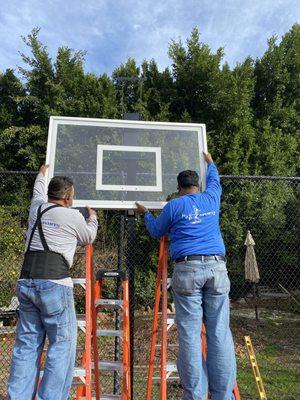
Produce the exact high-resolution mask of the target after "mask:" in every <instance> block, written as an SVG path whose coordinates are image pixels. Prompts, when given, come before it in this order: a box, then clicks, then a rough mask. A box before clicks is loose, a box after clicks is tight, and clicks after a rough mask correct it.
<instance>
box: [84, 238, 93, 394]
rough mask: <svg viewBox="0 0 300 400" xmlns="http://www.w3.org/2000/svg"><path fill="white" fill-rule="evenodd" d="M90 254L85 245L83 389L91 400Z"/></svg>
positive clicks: (91, 253)
mask: <svg viewBox="0 0 300 400" xmlns="http://www.w3.org/2000/svg"><path fill="white" fill-rule="evenodd" d="M92 256H93V248H92V245H91V244H88V245H87V246H86V253H85V262H86V296H85V318H86V328H85V329H86V333H85V391H86V400H91V398H92V397H91V391H92V379H91V366H92V357H91V352H92V346H91V342H92V296H91V293H92Z"/></svg>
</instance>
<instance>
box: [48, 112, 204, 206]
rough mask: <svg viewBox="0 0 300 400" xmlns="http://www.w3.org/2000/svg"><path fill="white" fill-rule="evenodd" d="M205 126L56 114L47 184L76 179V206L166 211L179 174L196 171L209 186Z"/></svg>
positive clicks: (50, 145)
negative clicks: (56, 179)
mask: <svg viewBox="0 0 300 400" xmlns="http://www.w3.org/2000/svg"><path fill="white" fill-rule="evenodd" d="M203 151H207V144H206V132H205V125H204V124H184V123H166V122H146V121H127V120H105V119H90V118H73V117H50V122H49V134H48V146H47V158H46V162H47V164H49V165H50V166H49V170H48V174H47V183H48V182H49V181H50V179H51V178H52V176H54V175H66V176H69V177H70V178H72V179H73V180H74V186H75V200H74V207H85V206H86V205H89V206H91V207H94V208H102V209H134V208H135V207H136V206H135V201H139V202H141V203H142V204H144V205H145V206H146V207H148V208H150V209H161V208H162V207H163V206H164V205H165V202H166V200H167V197H168V196H169V195H170V194H172V193H174V192H176V190H177V180H176V177H177V175H178V173H179V172H180V171H183V170H187V169H191V170H195V171H197V172H198V173H199V176H200V179H201V188H202V190H203V189H204V182H205V170H206V165H205V161H204V159H203Z"/></svg>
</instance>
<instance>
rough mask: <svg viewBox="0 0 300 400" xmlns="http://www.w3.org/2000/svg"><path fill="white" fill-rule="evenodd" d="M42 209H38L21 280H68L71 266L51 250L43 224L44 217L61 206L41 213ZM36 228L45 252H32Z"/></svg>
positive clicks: (60, 255)
mask: <svg viewBox="0 0 300 400" xmlns="http://www.w3.org/2000/svg"><path fill="white" fill-rule="evenodd" d="M41 207H42V206H40V207H39V209H38V213H37V219H36V222H35V224H34V226H33V228H32V231H31V235H30V239H29V242H28V247H27V251H26V252H25V255H24V262H23V266H22V270H21V276H20V279H28V278H32V279H64V278H68V277H69V276H70V272H69V265H68V263H67V261H66V259H65V258H64V256H63V255H62V254H59V253H56V252H54V251H51V250H50V249H49V247H48V245H47V242H46V239H45V236H44V233H43V228H42V223H41V217H42V215H43V214H45V213H46V212H47V211H49V210H50V209H52V208H55V207H59V205H53V206H50V207H48V208H46V209H45V210H43V211H41ZM36 228H38V231H39V236H40V240H41V243H42V245H43V248H44V250H30V245H31V241H32V238H33V234H34V232H35V230H36Z"/></svg>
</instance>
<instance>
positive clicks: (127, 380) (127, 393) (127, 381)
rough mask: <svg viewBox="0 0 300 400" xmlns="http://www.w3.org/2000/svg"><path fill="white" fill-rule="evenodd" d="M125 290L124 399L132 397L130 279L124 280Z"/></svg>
mask: <svg viewBox="0 0 300 400" xmlns="http://www.w3.org/2000/svg"><path fill="white" fill-rule="evenodd" d="M122 290H123V331H124V336H123V343H122V345H123V359H124V371H123V400H129V399H130V398H131V375H130V329H129V327H130V321H129V287H128V279H126V280H123V282H122Z"/></svg>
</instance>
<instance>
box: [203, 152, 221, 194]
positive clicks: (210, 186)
mask: <svg viewBox="0 0 300 400" xmlns="http://www.w3.org/2000/svg"><path fill="white" fill-rule="evenodd" d="M204 158H205V161H206V162H207V174H206V189H205V192H204V193H207V194H208V195H210V196H212V197H215V198H220V197H221V193H222V187H221V184H220V176H219V172H218V169H217V167H216V165H215V164H214V162H213V159H212V156H211V154H210V153H204Z"/></svg>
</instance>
